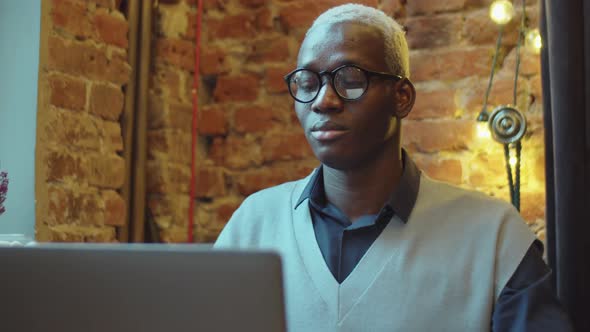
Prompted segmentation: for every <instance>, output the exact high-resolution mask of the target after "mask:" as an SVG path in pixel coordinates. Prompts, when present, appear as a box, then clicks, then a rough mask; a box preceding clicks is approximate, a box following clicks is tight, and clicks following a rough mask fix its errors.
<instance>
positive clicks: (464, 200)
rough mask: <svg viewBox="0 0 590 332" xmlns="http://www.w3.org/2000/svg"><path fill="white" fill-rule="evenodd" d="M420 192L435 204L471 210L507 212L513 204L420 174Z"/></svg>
mask: <svg viewBox="0 0 590 332" xmlns="http://www.w3.org/2000/svg"><path fill="white" fill-rule="evenodd" d="M420 187H421V190H420V191H421V194H423V196H424V197H425V198H426V199H428V200H429V201H431V203H432V204H435V205H443V206H457V207H460V208H462V209H465V210H472V211H475V210H476V211H479V212H483V211H496V212H504V213H506V212H509V211H511V210H513V206H512V205H511V204H510V203H508V202H506V201H504V200H502V199H500V198H498V197H493V196H491V195H488V194H486V193H483V192H480V191H476V190H473V189H468V188H463V187H459V186H457V185H453V184H449V183H446V182H440V181H437V180H433V179H430V178H428V177H426V176H422V179H421V183H420Z"/></svg>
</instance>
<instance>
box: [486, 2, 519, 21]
mask: <svg viewBox="0 0 590 332" xmlns="http://www.w3.org/2000/svg"><path fill="white" fill-rule="evenodd" d="M490 17H491V18H492V21H494V22H496V24H499V25H504V24H506V23H508V22H510V20H512V18H513V17H514V6H512V2H510V1H508V0H496V1H494V2H492V5H491V6H490Z"/></svg>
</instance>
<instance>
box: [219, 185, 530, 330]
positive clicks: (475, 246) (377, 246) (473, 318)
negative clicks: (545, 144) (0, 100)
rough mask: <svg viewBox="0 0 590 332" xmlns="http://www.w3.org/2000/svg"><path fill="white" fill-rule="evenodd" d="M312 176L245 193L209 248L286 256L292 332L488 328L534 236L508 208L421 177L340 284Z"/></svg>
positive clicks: (286, 286)
mask: <svg viewBox="0 0 590 332" xmlns="http://www.w3.org/2000/svg"><path fill="white" fill-rule="evenodd" d="M308 180H309V177H307V178H305V179H302V180H299V181H294V182H289V183H285V184H282V185H279V186H276V187H272V188H269V189H265V190H262V191H260V192H258V193H255V194H253V195H251V196H249V197H248V198H247V199H246V200H245V201H244V202H243V203H242V205H241V206H240V207H239V208H238V210H236V212H235V213H234V214H233V216H232V218H231V219H230V221H229V222H228V224H227V225H226V227H225V228H224V230H223V232H222V233H221V235H220V236H219V238H218V240H217V242H216V244H215V246H216V248H233V249H236V248H242V249H270V250H274V251H277V252H278V253H280V255H281V258H282V261H283V274H284V286H285V301H286V303H285V304H286V314H287V325H288V330H289V331H305V332H309V331H323V332H326V331H432V330H436V331H453V332H454V331H489V330H490V325H491V315H492V310H493V306H494V303H495V301H496V299H497V298H498V296H499V295H500V292H501V291H502V289H503V288H504V286H505V285H506V283H507V282H508V280H509V278H510V277H511V276H512V274H513V273H514V271H515V270H516V268H517V266H518V264H519V263H520V261H521V260H522V258H523V257H524V254H525V253H526V251H527V249H528V248H529V246H530V245H531V243H532V242H533V240H534V239H535V237H534V235H533V234H532V232H530V230H529V229H528V227H527V226H526V225H525V224H524V222H523V220H522V218H521V217H520V216H519V215H518V212H517V211H516V210H515V209H514V208H513V207H512V205H510V204H508V203H505V202H503V201H500V200H497V199H493V198H490V197H488V196H486V195H484V194H481V193H477V192H473V191H468V190H464V189H461V188H457V187H454V186H451V185H447V184H444V183H441V182H437V181H434V180H431V179H429V178H428V177H426V176H424V175H422V176H421V179H420V190H419V193H418V198H417V200H416V204H415V206H414V209H413V210H412V213H411V215H410V217H409V219H408V221H407V223H406V224H404V223H403V222H402V221H401V220H400V219H399V218H397V217H396V216H394V217H393V218H392V220H391V221H390V222H389V224H388V225H387V227H386V228H385V229H384V230H383V232H382V233H381V234H380V235H379V237H378V238H377V239H376V240H375V242H374V243H373V244H372V245H371V247H370V248H369V250H368V251H367V252H366V253H365V255H364V256H363V258H362V259H361V260H360V262H359V263H358V265H357V266H356V267H355V268H354V270H353V271H352V272H351V273H350V275H349V276H348V277H347V278H346V279H345V280H344V281H343V282H342V283H341V284H339V283H338V282H337V281H336V279H334V277H333V275H332V273H331V272H330V270H329V269H328V267H327V265H326V263H325V261H324V259H323V256H322V253H321V251H320V248H319V246H318V243H317V241H316V238H315V233H314V230H313V225H312V221H311V215H310V212H309V205H308V202H304V203H303V204H301V205H299V206H298V207H297V208H296V209H295V208H294V207H295V205H296V200H297V198H298V197H299V196H300V195H301V192H302V190H303V188H304V187H305V184H306V183H307V181H308Z"/></svg>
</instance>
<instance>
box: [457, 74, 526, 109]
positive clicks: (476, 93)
mask: <svg viewBox="0 0 590 332" xmlns="http://www.w3.org/2000/svg"><path fill="white" fill-rule="evenodd" d="M487 85H488V79H482V80H478V81H477V82H472V84H469V85H467V86H466V87H465V88H464V89H463V90H461V91H460V92H459V93H458V94H459V95H460V97H459V98H460V99H461V100H462V101H463V103H464V105H463V106H464V107H465V108H466V109H468V110H469V111H476V112H479V111H481V107H482V106H483V103H484V99H485V92H486V89H487ZM525 94H526V85H525V80H524V79H522V78H521V79H519V84H518V96H519V98H520V97H528V96H525ZM513 101H514V77H510V76H508V75H505V76H500V75H497V76H495V78H494V82H493V84H492V90H491V91H490V95H489V97H488V112H491V111H492V110H493V109H494V108H495V106H497V105H506V104H512V103H513Z"/></svg>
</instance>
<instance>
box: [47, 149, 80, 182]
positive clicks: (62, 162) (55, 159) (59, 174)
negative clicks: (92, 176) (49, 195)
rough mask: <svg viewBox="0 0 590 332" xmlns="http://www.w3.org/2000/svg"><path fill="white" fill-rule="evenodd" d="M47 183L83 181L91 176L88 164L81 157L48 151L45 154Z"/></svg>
mask: <svg viewBox="0 0 590 332" xmlns="http://www.w3.org/2000/svg"><path fill="white" fill-rule="evenodd" d="M43 159H44V164H42V165H41V167H42V168H45V167H46V168H45V170H46V171H47V173H46V175H47V182H51V181H64V180H66V179H73V180H75V181H81V180H84V179H86V178H87V177H88V176H89V165H88V162H87V161H86V160H85V159H83V158H82V157H81V156H79V155H76V154H74V153H71V152H67V151H64V150H62V151H57V150H48V151H45V152H44V158H43Z"/></svg>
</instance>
